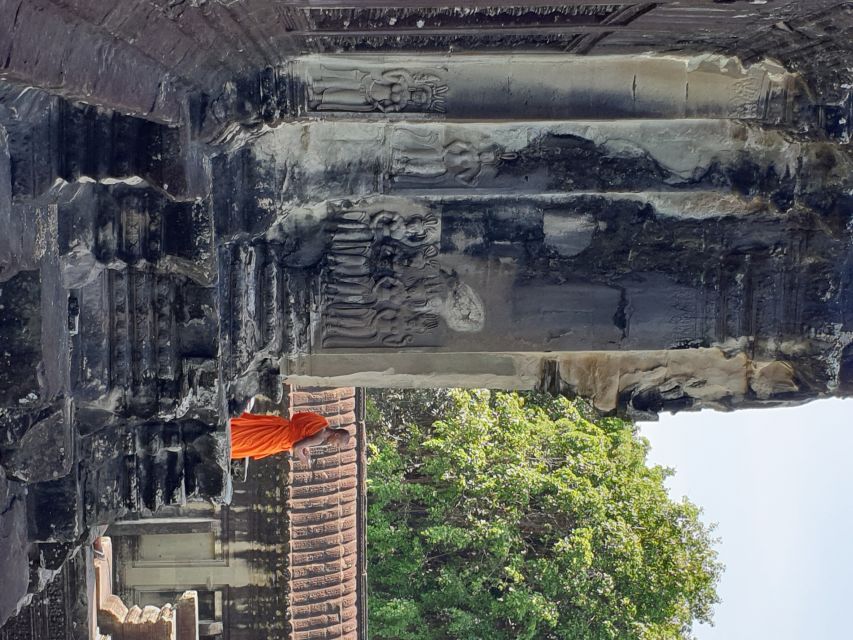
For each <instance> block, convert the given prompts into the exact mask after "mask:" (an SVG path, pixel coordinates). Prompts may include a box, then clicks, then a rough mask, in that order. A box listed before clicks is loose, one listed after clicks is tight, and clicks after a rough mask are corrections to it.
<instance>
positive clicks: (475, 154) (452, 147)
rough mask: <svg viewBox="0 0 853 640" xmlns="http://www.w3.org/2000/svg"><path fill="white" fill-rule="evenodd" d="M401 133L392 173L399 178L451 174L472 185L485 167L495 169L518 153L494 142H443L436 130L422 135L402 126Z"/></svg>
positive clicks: (435, 178)
mask: <svg viewBox="0 0 853 640" xmlns="http://www.w3.org/2000/svg"><path fill="white" fill-rule="evenodd" d="M400 134H401V135H400V136H399V139H398V140H397V141H396V144H395V146H394V147H393V149H392V156H391V161H392V173H393V175H394V177H396V178H398V179H399V178H400V177H406V178H411V179H414V180H422V181H427V182H435V181H438V180H440V179H442V178H444V177H446V176H447V175H450V176H452V177H453V178H454V179H455V180H456V181H457V182H460V183H462V184H464V185H466V186H469V187H470V186H475V185H476V184H477V182H478V180H479V178H480V176H481V175H482V174H483V172H484V171H485V170H487V169H492V170H494V169H496V168H497V167H498V166H499V165H500V163H501V162H504V161H507V160H514V159H515V158H517V157H518V154H516V153H506V152H504V151H503V150H502V149H501V148H500V147H499V146H497V145H494V144H490V145H486V146H483V145H477V144H475V143H472V142H467V141H464V140H458V139H456V140H452V141H450V142H448V143H447V144H445V145H442V144H441V143H440V142H439V135H438V132H435V131H433V132H430V133H427V134H423V135H421V134H418V133H416V132H415V131H412V130H410V129H401V130H400Z"/></svg>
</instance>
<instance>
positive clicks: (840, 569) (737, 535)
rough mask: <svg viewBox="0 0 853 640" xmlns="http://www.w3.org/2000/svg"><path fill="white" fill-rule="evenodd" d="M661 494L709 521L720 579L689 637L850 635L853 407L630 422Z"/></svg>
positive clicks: (851, 403)
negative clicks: (669, 470)
mask: <svg viewBox="0 0 853 640" xmlns="http://www.w3.org/2000/svg"><path fill="white" fill-rule="evenodd" d="M640 428H641V433H642V434H643V435H645V436H646V437H647V438H648V439H649V440H650V442H651V443H652V451H651V454H650V462H652V463H656V464H661V465H664V466H668V467H674V468H675V469H676V471H677V473H676V475H675V476H674V477H673V478H670V480H669V482H668V486H669V489H670V493H671V494H672V495H673V497H676V498H680V497H681V496H682V495H686V496H687V497H688V498H689V499H690V500H691V501H692V502H694V503H696V504H697V505H699V506H700V507H702V508H703V509H704V511H705V513H704V516H703V518H704V520H705V521H706V522H716V523H717V524H718V527H717V530H716V535H717V536H719V537H720V538H722V542H721V543H720V545H719V546H718V549H719V552H720V559H721V560H722V561H723V562H724V563H725V564H726V571H725V574H724V575H723V578H722V582H721V584H720V589H719V593H720V596H721V598H722V600H723V602H722V603H721V604H719V605H717V608H716V615H715V621H716V626H714V627H706V626H702V627H699V628H698V629H696V635H697V636H698V638H699V640H765V639H766V640H804V639H806V638H808V639H809V640H840V639H842V638H853V618H851V617H850V613H851V600H850V598H851V594H853V481H852V480H851V476H853V473H851V469H853V400H843V401H842V400H824V401H820V402H813V403H811V404H808V405H804V406H801V407H793V408H787V409H761V410H745V411H736V412H734V413H719V412H712V411H703V412H700V413H679V414H676V415H663V416H661V419H660V421H659V422H657V423H642V424H641V425H640Z"/></svg>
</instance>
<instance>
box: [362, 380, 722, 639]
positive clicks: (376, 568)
mask: <svg viewBox="0 0 853 640" xmlns="http://www.w3.org/2000/svg"><path fill="white" fill-rule="evenodd" d="M421 393H423V392H421ZM386 395H387V394H386ZM391 395H392V396H393V395H394V394H393V393H392V394H391ZM397 395H400V394H399V393H397ZM390 400H391V402H389V398H388V397H385V396H382V395H380V396H379V397H378V399H377V401H376V402H374V403H373V407H372V410H371V412H370V414H369V415H370V423H371V429H370V434H371V437H372V441H371V442H370V449H369V450H370V459H369V466H368V492H369V494H368V495H369V507H368V509H369V511H368V558H369V561H370V570H369V574H368V575H369V594H370V600H369V611H370V630H371V633H370V635H371V637H372V638H375V639H376V640H392V639H393V640H432V639H444V638H459V639H464V640H472V639H483V640H498V639H507V640H518V639H525V638H527V639H536V640H543V639H545V640H547V639H552V638H553V639H556V638H560V639H563V638H566V639H571V640H605V639H607V640H611V639H618V640H623V639H624V640H628V639H642V640H681V639H685V638H691V637H692V636H691V627H692V625H693V623H694V622H695V621H710V618H711V613H712V606H713V604H714V603H715V602H717V594H716V585H717V582H718V580H719V576H720V574H721V571H722V566H721V565H720V564H719V563H718V561H717V558H716V552H715V551H714V550H713V547H712V545H713V542H714V540H712V538H711V531H710V528H708V527H706V526H705V525H703V524H702V523H701V522H700V520H699V514H700V510H699V509H698V508H697V507H695V506H694V505H692V504H691V503H689V502H687V501H684V502H674V501H672V500H670V498H669V497H668V495H667V493H666V490H665V488H664V480H665V479H666V477H667V476H668V475H669V474H670V473H671V471H670V470H667V469H664V468H662V467H657V466H655V467H649V466H648V465H647V464H646V455H647V452H648V446H649V445H648V442H647V441H646V440H645V439H643V438H640V437H638V436H637V434H636V432H635V431H634V429H633V427H632V425H631V424H630V423H627V422H624V421H622V420H618V419H615V418H603V419H597V418H595V417H594V416H593V415H591V413H592V412H591V410H589V409H588V408H586V407H585V405H583V404H579V403H574V402H571V401H569V400H566V399H565V398H551V397H543V396H534V395H530V394H528V395H520V394H514V393H494V394H492V393H489V392H486V391H462V390H455V391H450V392H445V393H444V394H443V395H437V396H436V397H435V398H434V402H433V405H432V406H434V407H435V408H437V409H440V410H441V411H442V412H443V416H442V419H440V420H436V421H434V422H433V421H431V420H429V419H427V418H426V417H425V415H424V413H423V412H420V413H419V412H418V411H408V410H403V411H399V410H398V411H397V413H396V414H395V416H394V417H393V418H392V420H390V421H389V420H387V419H386V420H383V416H386V417H387V415H388V414H387V411H388V410H389V406H390V405H391V404H393V400H394V398H390ZM397 400H400V398H397ZM421 400H426V399H423V398H422V399H421ZM401 416H402V417H404V418H405V417H410V418H412V417H413V418H414V419H412V420H409V421H407V422H406V423H405V424H401V425H396V426H394V425H393V424H391V422H393V420H394V419H399V418H400V417H401Z"/></svg>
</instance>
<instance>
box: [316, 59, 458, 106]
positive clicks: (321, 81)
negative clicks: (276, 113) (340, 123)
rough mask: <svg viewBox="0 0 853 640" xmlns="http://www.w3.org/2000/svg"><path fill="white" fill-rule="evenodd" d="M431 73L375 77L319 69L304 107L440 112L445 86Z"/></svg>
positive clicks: (397, 71) (398, 72) (391, 73)
mask: <svg viewBox="0 0 853 640" xmlns="http://www.w3.org/2000/svg"><path fill="white" fill-rule="evenodd" d="M440 80H441V79H440V78H439V77H438V76H435V75H432V74H412V73H410V72H409V71H407V70H405V69H393V70H389V71H384V72H382V73H381V74H380V75H379V76H378V77H377V76H375V75H374V74H373V73H371V72H369V71H362V70H361V69H332V68H329V67H325V66H323V67H321V75H320V77H319V78H315V79H314V80H313V82H312V83H311V84H310V85H309V87H308V106H309V108H311V109H312V110H314V111H354V112H367V111H381V112H382V113H395V112H399V111H404V110H407V109H408V110H410V111H436V112H443V111H444V95H445V94H446V93H447V85H445V84H442V83H441V81H440Z"/></svg>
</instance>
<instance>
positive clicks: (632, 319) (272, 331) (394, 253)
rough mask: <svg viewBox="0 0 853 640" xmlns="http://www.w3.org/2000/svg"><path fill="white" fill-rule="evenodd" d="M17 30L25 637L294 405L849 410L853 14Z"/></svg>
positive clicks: (6, 204)
mask: <svg viewBox="0 0 853 640" xmlns="http://www.w3.org/2000/svg"><path fill="white" fill-rule="evenodd" d="M0 15H3V16H5V17H6V19H3V20H0V52H3V53H2V57H0V513H4V514H5V515H4V517H3V519H2V522H0V563H2V569H3V574H4V575H8V576H11V577H10V578H9V579H8V581H7V583H6V588H4V589H3V590H0V623H2V622H3V621H5V620H6V619H8V618H9V617H10V616H12V615H13V614H14V613H15V612H16V611H17V610H19V609H21V607H23V606H24V605H25V604H26V602H27V600H28V599H29V596H31V595H32V594H34V593H38V592H40V591H43V590H44V589H45V588H46V587H48V585H49V584H50V580H51V578H54V577H55V576H57V575H62V574H61V573H59V571H60V569H61V567H62V566H63V564H64V563H65V561H66V559H68V558H70V557H73V556H74V554H75V552H76V550H77V549H78V548H79V547H80V545H81V544H84V543H86V542H88V541H89V538H90V537H91V534H92V531H93V530H94V528H95V527H97V526H99V525H104V524H107V523H109V522H113V521H115V520H117V519H126V518H128V517H129V516H130V514H142V515H152V514H162V513H165V512H167V511H168V510H169V509H170V508H181V507H184V506H186V504H187V503H192V502H194V501H201V502H204V501H214V502H225V503H227V502H228V501H229V500H230V499H231V498H232V495H233V493H234V488H233V486H232V483H231V479H230V473H229V451H228V440H229V438H228V428H227V423H228V418H229V416H230V415H233V414H235V413H237V412H238V411H240V410H242V408H243V407H244V406H245V403H246V401H247V400H248V399H249V398H250V397H252V396H254V395H256V394H264V395H266V396H269V397H270V398H273V399H275V400H279V399H280V396H281V391H280V389H281V388H282V382H283V381H287V382H289V383H292V384H296V385H304V386H312V387H313V386H325V387H347V386H365V385H381V386H388V385H396V386H399V385H414V386H427V385H443V386H450V385H463V386H494V387H515V388H540V389H546V390H549V391H553V392H558V393H567V394H574V393H580V394H583V395H585V396H587V397H590V398H591V399H592V401H593V402H594V403H595V405H596V406H598V407H599V408H600V409H602V410H606V411H614V412H621V413H623V414H627V415H631V416H637V417H651V416H654V415H656V414H657V413H658V412H659V411H667V410H680V409H691V408H700V407H716V408H723V409H732V408H739V407H747V406H766V405H772V404H785V403H799V402H804V401H807V400H811V399H814V398H819V397H826V396H846V395H850V394H851V393H853V347H852V346H851V342H853V267H851V265H853V256H852V255H851V251H853V250H851V246H853V243H851V234H853V231H852V230H851V229H853V222H851V219H853V196H851V192H853V185H851V176H852V175H853V172H851V165H853V159H851V153H850V144H849V142H850V136H851V132H853V97H851V87H853V71H851V68H853V66H851V63H850V62H851V60H853V5H851V3H849V2H837V1H835V0H808V1H805V0H770V1H768V2H766V3H763V4H756V3H753V2H749V1H747V0H731V1H727V2H715V1H711V0H663V1H658V2H626V3H619V2H616V3H613V2H607V3H604V2H599V1H596V0H570V1H566V2H561V3H556V4H555V3H544V2H511V1H510V0H491V1H489V0H470V1H467V2H465V3H464V7H462V6H460V7H452V6H447V3H446V2H445V3H440V2H436V1H434V0H408V1H407V2H399V3H394V2H392V1H391V0H355V1H353V0H349V1H348V2H339V1H338V0H294V1H293V2H288V3H286V4H282V3H280V2H269V1H268V0H241V1H240V2H232V1H230V0H210V1H208V2H189V3H177V4H176V3H172V2H165V1H161V0H154V1H153V2H149V3H142V4H140V3H138V2H131V1H130V0H112V1H111V2H106V3H105V2H103V0H79V1H75V2H68V1H67V0H25V1H23V2H21V0H18V1H17V2H7V1H6V0H0ZM164 510H165V511H164ZM48 588H50V587H48ZM34 602H35V601H34ZM31 606H32V605H31ZM29 611H32V609H30V610H29ZM27 615H29V614H27ZM33 615H35V614H33ZM37 617H38V616H36V617H32V618H31V619H32V620H36V619H37ZM60 626H61V625H60ZM57 633H58V632H57Z"/></svg>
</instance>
